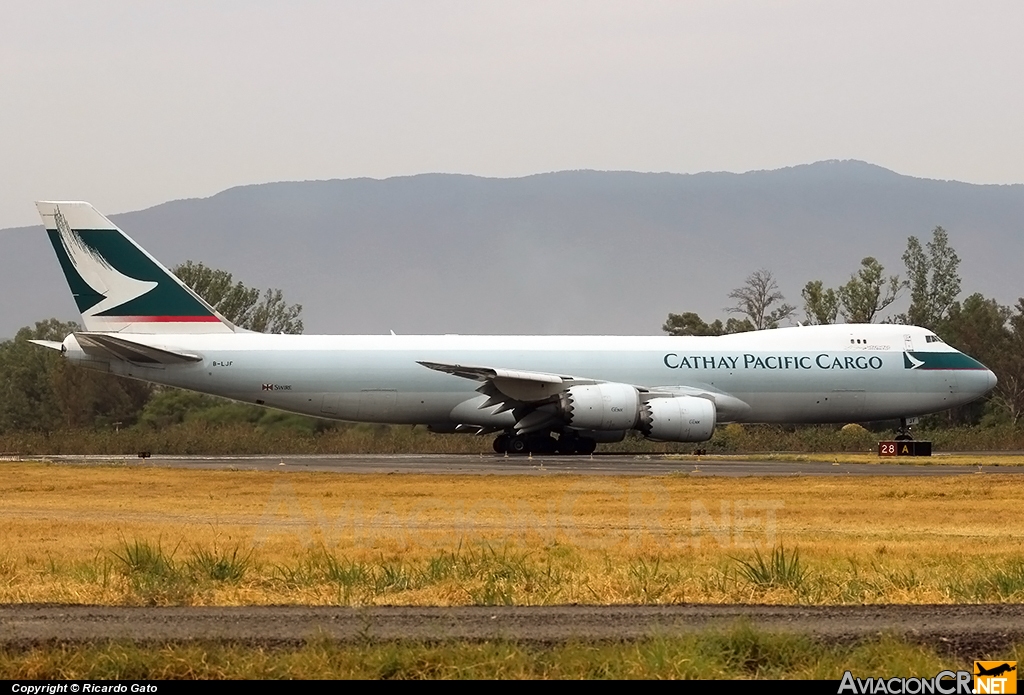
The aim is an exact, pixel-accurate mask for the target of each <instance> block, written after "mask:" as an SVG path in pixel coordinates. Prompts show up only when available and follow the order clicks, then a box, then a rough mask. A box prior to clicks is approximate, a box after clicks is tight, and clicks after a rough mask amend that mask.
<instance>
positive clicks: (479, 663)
mask: <svg viewBox="0 0 1024 695" xmlns="http://www.w3.org/2000/svg"><path fill="white" fill-rule="evenodd" d="M1009 651H1010V653H1009V654H1007V653H1000V654H999V655H997V657H998V658H1000V659H1003V658H1010V659H1015V658H1016V659H1021V658H1024V645H1017V646H1016V647H1014V648H1013V649H1011V650H1009ZM968 664H969V662H968V661H967V660H966V659H960V658H957V657H955V656H950V655H948V654H940V653H938V652H936V651H935V650H934V649H931V648H929V647H927V646H921V645H918V644H914V643H911V642H908V641H905V640H903V639H901V638H898V637H894V636H881V637H879V638H875V639H869V640H865V641H861V642H858V643H855V644H828V643H823V642H819V641H815V640H813V639H811V638H810V637H807V636H804V635H793V634H770V633H765V632H760V631H757V630H754V629H751V628H750V627H747V626H743V625H739V626H737V627H735V628H733V629H732V630H729V631H725V632H708V633H703V634H695V635H690V636H683V637H673V638H653V639H642V640H627V641H623V642H614V643H607V642H598V643H593V642H586V641H579V642H568V643H562V644H555V645H537V644H530V643H520V642H511V641H495V640H487V641H480V642H458V641H453V642H438V643H424V642H411V641H405V642H403V641H394V642H370V641H365V642H361V643H357V644H341V643H337V642H332V641H330V640H313V641H310V642H307V643H305V644H302V645H298V646H292V647H282V646H278V647H266V646H254V645H240V644H229V643H203V642H199V643H187V644H185V643H163V644H156V645H148V646H140V645H137V644H134V643H126V642H99V643H92V644H56V645H46V646H36V647H30V648H24V649H15V648H9V647H8V648H3V649H0V678H2V679H15V678H17V679H40V680H42V679H55V678H61V679H79V680H81V679H118V680H120V679H169V678H175V679H180V678H185V679H189V678H202V679H209V678H261V679H269V678H373V679H424V678H448V679H462V678H487V679H494V678H559V679H579V678H588V679H591V678H616V679H619V678H765V679H778V678H826V679H839V678H840V677H841V676H842V673H843V671H844V670H846V669H851V670H852V671H853V672H854V673H855V674H858V675H859V674H863V676H864V677H867V676H868V675H887V676H888V675H901V676H924V677H930V676H934V675H935V674H936V673H938V672H939V671H940V670H942V669H946V668H950V669H954V670H955V669H958V668H967V667H968Z"/></svg>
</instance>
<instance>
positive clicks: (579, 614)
mask: <svg viewBox="0 0 1024 695" xmlns="http://www.w3.org/2000/svg"><path fill="white" fill-rule="evenodd" d="M738 624H745V625H749V626H751V627H753V628H756V629H759V630H764V631H769V632H786V633H802V634H808V635H811V636H814V637H817V638H821V639H824V640H827V641H851V640H856V639H862V638H865V637H873V636H877V635H880V634H883V633H893V634H899V635H903V636H905V637H908V638H910V639H912V640H913V641H917V642H924V643H932V644H936V645H939V646H943V647H945V648H953V649H955V650H956V651H959V652H962V653H973V654H975V655H980V654H982V653H985V652H987V651H991V650H998V649H1005V648H1006V647H1007V646H1008V645H1010V644H1012V643H1014V642H1015V641H1021V640H1022V639H1024V606H1021V605H975V606H962V605H961V606H950V605H926V606H914V605H879V606H722V605H692V606H688V605H679V606H535V607H526V606H517V607H510V606H500V607H488V606H463V607H454V608H433V607H429V608H417V607H377V608H340V607H303V606H259V607H235V608H212V607H156V608H154V607H101V606H56V605H7V606H0V644H3V645H12V646H15V645H23V646H24V645H31V644H40V643H54V642H68V643H74V642H88V641H102V640H132V641H142V642H167V641H188V640H226V641H232V642H238V643H249V644H297V643H302V642H304V641H307V640H310V639H322V638H327V639H333V640H339V641H343V642H355V641H366V640H395V639H410V640H427V641H442V640H456V639H459V640H466V639H468V640H484V639H506V640H517V641H530V642H562V641H566V640H626V639H637V638H644V637H671V636H678V635H685V634H692V633H694V632H698V631H704V630H709V629H710V630H728V629H730V628H733V627H735V626H736V625H738Z"/></svg>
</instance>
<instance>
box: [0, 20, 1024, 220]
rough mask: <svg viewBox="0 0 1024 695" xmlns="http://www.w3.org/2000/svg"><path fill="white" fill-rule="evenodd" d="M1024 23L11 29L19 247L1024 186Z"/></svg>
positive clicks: (66, 24)
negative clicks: (286, 192) (76, 228)
mask: <svg viewBox="0 0 1024 695" xmlns="http://www.w3.org/2000/svg"><path fill="white" fill-rule="evenodd" d="M1022 30H1024V3H1022V2H1019V1H1007V2H978V1H975V2H937V1H936V0H927V1H919V2H918V1H914V2H892V0H883V1H869V0H856V1H855V2H838V1H835V0H828V1H826V0H820V1H817V2H809V1H808V2H804V1H796V0H794V1H792V2H785V1H781V0H780V1H776V2H729V1H726V0H714V1H709V2H687V1H683V0H677V1H675V2H639V1H637V0H630V1H629V2H599V1H596V0H585V1H580V2H553V1H551V0H544V1H543V2H540V1H538V2H526V1H522V0H520V1H516V2H482V1H480V0H474V1H472V2H428V1H426V0H418V1H412V2H397V1H396V2H385V1H373V2H370V1H369V0H368V1H366V2H295V1H290V2H259V1H256V0H244V1H239V2H211V1H210V0H202V1H201V2H183V1H181V0H175V2H162V3H156V2H114V1H100V0H95V1H93V2H46V1H41V0H31V1H22V0H4V2H3V5H2V9H0V227H5V226H11V225H18V224H31V223H35V222H38V219H37V217H36V216H35V210H34V207H33V206H32V201H33V200H36V199H39V198H51V199H53V198H65V199H67V198H76V199H86V200H90V201H92V202H93V203H94V204H96V205H97V206H98V207H100V209H101V210H105V211H109V212H120V211H125V210H132V209H138V208H142V207H147V206H150V205H154V204H157V203H160V202H163V201H166V200H170V199H174V198H184V197H194V196H207V195H211V194H213V193H216V192H217V191H220V190H222V189H224V188H227V187H230V186H234V185H238V184H244V183H257V182H264V181H278V180H291V179H323V178H348V177H357V176H370V177H377V178H380V177H387V176H395V175H403V174H415V173H421V172H435V171H442V172H461V173H471V174H481V175H486V176H518V175H524V174H531V173H536V172H542V171H551V170H559V169H631V170H639V171H673V172H698V171H706V170H728V171H746V170H750V169H765V168H777V167H782V166H787V165H792V164H799V163H806V162H811V161H816V160H820V159H846V158H856V159H863V160H867V161H870V162H873V163H876V164H880V165H882V166H886V167H889V168H891V169H895V170H897V171H899V172H901V173H907V174H912V175H916V176H925V177H932V178H949V179H960V180H965V181H972V182H981V183H1015V182H1024V89H1021V80H1022V74H1024V40H1022V39H1021V32H1022Z"/></svg>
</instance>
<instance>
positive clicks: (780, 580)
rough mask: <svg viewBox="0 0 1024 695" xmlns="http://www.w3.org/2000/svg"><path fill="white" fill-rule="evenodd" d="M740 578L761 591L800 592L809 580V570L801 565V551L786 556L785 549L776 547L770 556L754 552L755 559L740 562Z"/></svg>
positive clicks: (793, 551)
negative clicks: (782, 590)
mask: <svg viewBox="0 0 1024 695" xmlns="http://www.w3.org/2000/svg"><path fill="white" fill-rule="evenodd" d="M736 562H737V563H738V564H739V573H740V576H741V577H742V578H743V579H745V580H746V581H747V582H749V583H750V584H752V585H754V586H755V587H757V588H759V589H774V588H782V589H790V590H793V591H799V590H800V588H801V587H802V586H803V585H804V582H805V580H806V579H807V569H806V568H805V567H804V566H803V565H802V564H801V563H800V551H799V550H791V551H790V552H789V555H788V556H787V554H786V549H785V548H784V547H782V546H781V545H780V546H776V547H775V548H774V549H773V550H772V552H771V555H770V556H767V557H765V556H762V555H761V551H760V550H755V551H754V559H753V560H750V561H747V560H739V559H736Z"/></svg>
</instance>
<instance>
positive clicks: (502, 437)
mask: <svg viewBox="0 0 1024 695" xmlns="http://www.w3.org/2000/svg"><path fill="white" fill-rule="evenodd" d="M506 451H508V435H507V434H499V435H498V436H497V437H495V438H494V453H496V454H504V453H505V452H506Z"/></svg>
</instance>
